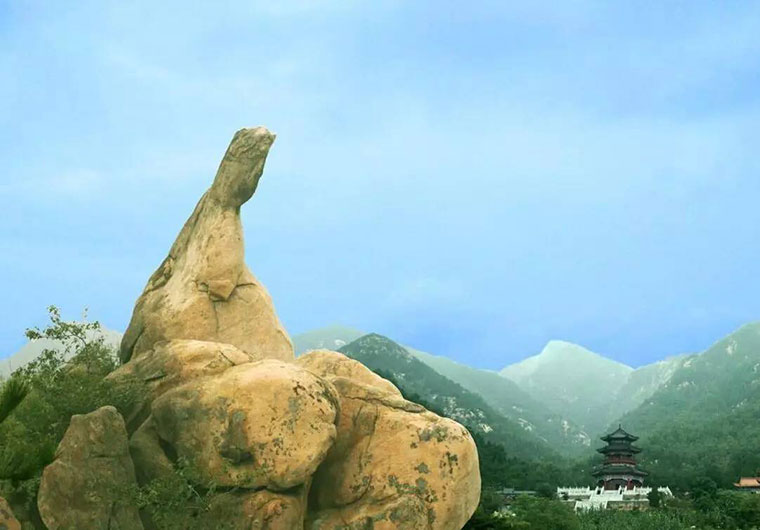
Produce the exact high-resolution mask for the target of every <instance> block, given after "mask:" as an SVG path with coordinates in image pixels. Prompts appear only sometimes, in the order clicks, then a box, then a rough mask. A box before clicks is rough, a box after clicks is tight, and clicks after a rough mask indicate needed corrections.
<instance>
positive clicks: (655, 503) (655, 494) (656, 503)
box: [647, 487, 662, 508]
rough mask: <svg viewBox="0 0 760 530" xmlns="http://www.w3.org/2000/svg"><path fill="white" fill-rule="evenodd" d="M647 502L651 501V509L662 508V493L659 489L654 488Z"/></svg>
mask: <svg viewBox="0 0 760 530" xmlns="http://www.w3.org/2000/svg"><path fill="white" fill-rule="evenodd" d="M647 500H648V501H649V507H650V508H659V507H660V501H661V500H662V495H661V494H660V491H659V490H658V489H657V487H654V488H652V491H650V492H649V493H648V494H647Z"/></svg>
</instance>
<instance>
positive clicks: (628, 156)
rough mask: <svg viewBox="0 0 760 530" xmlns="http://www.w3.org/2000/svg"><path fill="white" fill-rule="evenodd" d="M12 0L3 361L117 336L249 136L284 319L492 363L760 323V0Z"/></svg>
mask: <svg viewBox="0 0 760 530" xmlns="http://www.w3.org/2000/svg"><path fill="white" fill-rule="evenodd" d="M193 4H195V3H193V2H186V1H183V2H171V1H167V2H103V1H93V2H86V1H85V2H76V3H72V2H34V1H32V2H0V76H2V82H1V83H0V125H2V127H0V161H1V162H2V166H3V171H2V176H0V201H2V210H3V215H2V218H3V219H2V223H0V256H1V257H0V275H2V277H3V279H4V295H3V303H2V304H1V305H0V357H4V356H5V355H9V354H11V353H13V352H14V351H15V350H16V349H17V348H18V347H20V346H21V345H22V344H23V342H24V338H23V330H24V328H26V327H28V326H30V325H34V324H41V323H43V322H44V319H45V307H46V306H47V305H49V304H56V305H59V306H60V307H61V308H62V309H63V311H64V315H65V316H68V317H69V318H76V317H77V316H78V315H79V313H80V312H81V310H82V308H83V307H85V306H87V307H89V311H90V315H91V316H92V317H93V318H97V319H99V320H101V322H103V323H104V324H105V325H106V326H108V327H111V328H113V329H118V330H123V329H124V327H125V326H126V323H127V322H128V319H129V315H130V313H131V310H132V306H133V303H134V301H135V299H136V297H137V296H138V294H139V293H140V291H141V290H142V288H143V286H144V284H145V281H146V280H147V278H148V276H149V275H150V273H151V272H152V271H153V269H154V268H155V267H156V266H157V265H158V264H159V263H160V261H161V260H162V259H163V257H164V255H165V253H166V251H167V250H168V248H169V246H170V244H171V242H172V241H173V239H174V237H175V235H176V233H177V232H178V230H179V228H180V227H181V225H182V223H183V222H184V220H185V219H186V217H187V216H188V215H189V214H190V212H191V210H192V208H193V206H194V205H195V202H196V201H197V200H198V198H199V197H200V195H201V194H202V193H203V191H204V190H205V188H206V187H207V186H208V185H209V184H210V182H211V179H212V178H213V175H214V171H215V169H216V166H217V164H218V162H219V159H220V157H221V155H222V154H223V152H224V149H225V148H226V145H227V143H228V142H229V140H230V138H231V137H232V134H233V133H234V131H235V130H237V129H239V128H241V127H244V126H255V125H266V126H268V127H269V128H270V129H272V130H273V131H275V132H276V133H277V134H278V139H277V141H276V143H275V145H274V147H273V149H272V151H271V154H270V157H269V160H268V162H267V168H266V171H265V175H264V177H263V179H262V181H261V184H260V186H259V189H258V191H257V194H256V196H255V197H254V199H253V200H252V201H251V202H249V203H248V204H247V205H246V206H245V207H244V211H243V221H244V224H245V229H246V245H247V261H248V263H249V265H250V267H251V269H252V270H253V271H254V273H255V274H256V275H257V276H258V277H259V278H260V279H261V280H262V281H263V282H264V283H265V284H266V285H267V287H268V288H269V290H270V292H271V293H272V296H273V297H274V300H275V304H276V307H277V310H278V312H279V314H280V316H281V318H282V320H283V321H284V323H285V325H286V326H287V328H288V329H289V331H290V332H291V333H298V332H302V331H306V330H309V329H312V328H315V327H320V326H324V325H327V324H331V323H343V324H346V325H351V326H354V327H358V328H360V329H365V330H367V331H377V332H379V333H383V334H386V335H388V336H390V337H392V338H395V339H397V340H399V341H402V342H405V343H407V344H410V345H413V346H415V347H418V348H420V349H423V350H427V351H430V352H433V353H437V354H441V355H447V356H449V357H451V358H454V359H457V360H459V361H463V362H466V363H469V364H472V365H474V366H478V367H486V368H494V369H498V368H501V367H502V366H504V365H505V364H508V363H510V362H514V361H516V360H519V359H521V358H523V357H525V356H527V355H531V354H534V353H537V352H538V351H540V349H541V348H542V347H543V345H544V344H545V342H546V341H548V340H550V339H554V338H559V339H565V340H570V341H573V342H577V343H580V344H582V345H584V346H586V347H588V348H590V349H592V350H594V351H597V352H600V353H602V354H604V355H607V356H609V357H612V358H615V359H618V360H621V361H623V362H626V363H628V364H631V365H634V366H636V365H640V364H644V363H647V362H650V361H653V360H656V359H659V358H662V357H665V356H667V355H672V354H677V353H681V352H687V351H699V350H702V349H704V348H706V347H707V346H709V345H710V344H711V343H712V342H714V341H715V340H717V339H719V338H720V337H721V336H723V335H725V334H726V333H728V332H730V331H732V330H733V329H735V328H736V327H738V326H739V325H741V324H743V323H746V322H749V321H753V320H758V319H760V281H758V274H757V273H758V270H760V247H759V246H758V245H757V242H758V239H759V238H758V235H759V234H758V231H760V208H759V207H758V204H760V172H759V171H758V170H759V169H760V162H759V161H758V154H757V153H758V147H757V146H758V140H757V139H758V137H760V39H758V38H757V35H760V4H757V3H754V2H720V3H715V2H696V1H688V2H687V1H683V2H669V1H665V2H601V1H600V2H593V1H563V2H559V1H557V2H502V1H493V2H489V1H484V2H471V3H469V4H463V3H461V2H401V1H397V2H396V1H390V2H353V1H350V0H342V1H331V0H317V1H313V2H307V1H297V2H266V3H256V2H243V1H241V2H227V1H221V2H213V3H206V4H207V5H206V7H198V6H194V5H193Z"/></svg>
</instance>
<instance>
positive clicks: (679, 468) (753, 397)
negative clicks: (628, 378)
mask: <svg viewBox="0 0 760 530" xmlns="http://www.w3.org/2000/svg"><path fill="white" fill-rule="evenodd" d="M758 417H760V324H750V325H746V326H744V327H742V328H740V329H739V330H738V331H736V332H734V333H732V334H731V335H729V336H727V337H726V338H724V339H722V340H721V341H719V342H718V343H716V344H715V345H714V346H712V347H711V348H710V349H708V350H707V351H706V352H704V353H702V354H700V355H695V356H692V357H689V358H686V359H685V360H684V361H683V362H682V364H681V366H680V368H679V369H678V370H676V372H675V373H674V374H673V376H672V377H671V379H670V380H669V381H668V383H667V384H666V385H665V386H663V387H662V388H661V389H660V390H659V391H657V392H656V393H655V394H654V395H653V396H651V397H650V398H649V399H647V400H646V401H645V403H644V404H642V405H641V406H640V407H639V408H637V409H635V410H634V411H632V412H630V413H629V414H627V415H626V416H624V417H623V418H622V421H623V424H624V425H626V428H627V430H629V431H630V432H634V433H636V434H638V435H639V436H641V440H639V442H638V445H639V446H641V447H642V448H643V449H644V452H643V453H642V458H641V463H642V467H644V468H645V469H647V471H649V472H650V473H651V477H650V480H651V481H652V482H655V483H658V484H667V485H669V486H670V487H671V488H674V489H677V490H680V491H688V490H689V489H690V487H691V485H692V483H693V482H694V481H695V480H696V479H698V478H700V477H708V478H710V479H711V480H713V481H714V482H715V483H716V484H717V486H719V487H721V488H730V487H731V484H732V483H733V482H736V481H737V480H738V478H739V477H740V476H754V474H755V472H756V471H757V470H758V468H760V451H757V447H756V444H755V443H754V441H755V440H758V439H760V422H758V421H757V418H758Z"/></svg>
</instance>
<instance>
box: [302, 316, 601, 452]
mask: <svg viewBox="0 0 760 530" xmlns="http://www.w3.org/2000/svg"><path fill="white" fill-rule="evenodd" d="M363 335H365V333H364V332H362V331H359V330H356V329H354V328H350V327H346V326H339V325H334V326H328V327H325V328H319V329H316V330H313V331H309V332H307V333H302V334H300V335H296V336H294V337H293V343H294V344H295V349H296V354H297V355H300V354H301V353H303V352H305V351H308V350H311V349H316V348H328V349H337V348H340V347H342V346H343V345H344V344H346V343H349V342H352V341H354V340H356V339H358V338H359V337H361V336H363ZM402 347H403V348H404V349H405V350H406V351H407V352H409V353H410V354H412V355H413V356H414V357H416V358H417V359H419V360H420V361H422V362H423V363H425V364H427V365H428V366H429V367H431V368H432V369H433V370H435V371H436V372H438V373H439V374H441V375H443V376H445V377H447V378H448V379H450V380H452V381H454V382H455V383H457V384H459V385H461V386H462V387H464V388H465V389H467V390H469V391H470V392H475V393H477V394H480V396H481V397H482V398H483V399H484V400H485V401H486V403H488V404H489V405H490V406H491V407H492V408H493V409H495V410H496V411H497V412H499V413H500V414H501V415H503V416H505V417H506V418H508V419H510V420H512V421H514V422H516V423H518V424H519V425H521V426H522V428H523V429H524V430H526V431H529V432H532V433H534V434H536V435H537V436H538V437H539V438H541V439H543V440H544V441H546V442H548V443H549V444H550V445H551V446H552V447H554V448H555V449H556V450H557V451H558V452H560V453H562V454H567V455H574V454H578V453H580V452H582V451H584V450H585V449H586V448H587V447H588V445H589V444H590V442H591V439H590V437H589V436H588V435H587V434H586V433H585V432H583V431H582V430H581V429H580V428H578V427H577V426H576V425H575V424H573V422H572V421H570V420H568V419H567V418H564V417H562V415H561V414H556V413H554V412H552V411H550V410H549V409H548V408H547V407H546V406H545V405H543V404H542V403H540V402H538V401H537V400H535V399H534V398H532V397H531V396H530V395H529V394H528V393H527V392H525V391H523V390H522V389H520V387H519V386H517V384H515V383H514V382H512V381H510V380H509V379H505V378H503V377H500V376H499V375H498V374H497V373H495V372H491V371H488V370H478V369H476V368H471V367H469V366H466V365H463V364H460V363H457V362H455V361H452V360H451V359H448V358H446V357H440V356H437V355H431V354H429V353H426V352H423V351H420V350H416V349H414V348H410V347H408V346H405V345H402Z"/></svg>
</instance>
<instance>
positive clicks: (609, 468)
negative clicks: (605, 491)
mask: <svg viewBox="0 0 760 530" xmlns="http://www.w3.org/2000/svg"><path fill="white" fill-rule="evenodd" d="M591 475H592V476H594V477H599V476H602V475H633V476H636V477H646V476H647V475H649V473H647V472H646V471H644V470H643V469H640V468H639V467H638V466H631V465H625V464H609V465H602V466H599V467H597V468H594V470H593V471H592V472H591Z"/></svg>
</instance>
